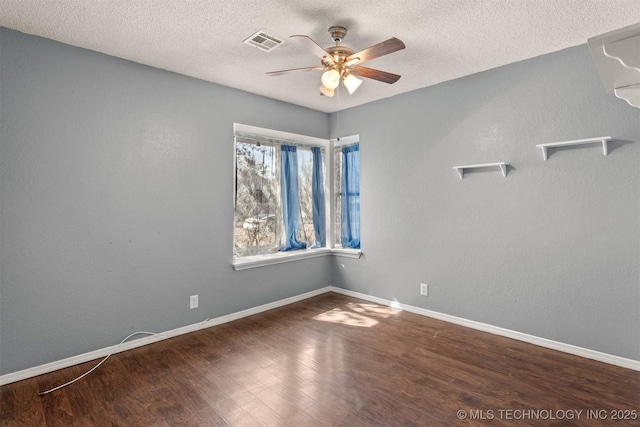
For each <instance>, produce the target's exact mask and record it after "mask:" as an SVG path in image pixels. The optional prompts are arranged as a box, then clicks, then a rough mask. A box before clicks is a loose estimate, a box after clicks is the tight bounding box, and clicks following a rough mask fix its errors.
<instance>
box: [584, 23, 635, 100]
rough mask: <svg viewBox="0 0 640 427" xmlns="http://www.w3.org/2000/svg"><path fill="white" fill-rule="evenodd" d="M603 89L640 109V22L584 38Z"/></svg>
mask: <svg viewBox="0 0 640 427" xmlns="http://www.w3.org/2000/svg"><path fill="white" fill-rule="evenodd" d="M588 43H589V49H590V50H591V56H592V57H593V60H594V61H595V63H596V68H597V69H598V73H599V74H600V78H601V79H602V83H604V87H605V89H606V90H607V92H613V93H614V94H615V95H616V96H617V97H618V98H620V99H624V100H625V101H627V103H629V105H631V106H633V107H638V108H640V23H638V24H634V25H631V26H629V27H624V28H621V29H619V30H615V31H611V32H608V33H605V34H602V35H599V36H596V37H592V38H590V39H589V40H588Z"/></svg>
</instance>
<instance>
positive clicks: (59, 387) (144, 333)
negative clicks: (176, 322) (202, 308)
mask: <svg viewBox="0 0 640 427" xmlns="http://www.w3.org/2000/svg"><path fill="white" fill-rule="evenodd" d="M208 321H209V319H208V318H207V319H205V320H203V321H202V322H199V323H206V322H208ZM196 324H197V323H196ZM136 335H166V333H162V332H144V331H139V332H134V333H132V334H129V335H127V336H126V337H125V338H124V339H123V340H122V341H120V343H119V344H118V345H116V346H115V348H114V349H113V350H111V353H109V354H107V355H106V356H105V357H104V358H103V359H102V360H101V361H100V362H99V363H98V364H97V365H96V366H94V367H93V368H91V369H89V370H88V371H87V372H85V373H84V374H82V375H80V376H79V377H77V378H75V379H73V380H71V381H69V382H66V383H64V384H61V385H59V386H57V387H54V388H52V389H51V390H47V391H43V392H41V393H39V396H44V395H45V394H49V393H51V392H53V391H56V390H60V389H61V388H63V387H66V386H68V385H71V384H73V383H75V382H76V381H78V380H80V379H82V378H84V377H86V376H87V375H89V374H90V373H91V372H93V371H95V370H96V369H98V366H100V365H102V364H103V363H104V362H106V361H107V359H108V358H109V357H111V356H112V355H113V354H114V353H116V352H117V351H118V349H119V348H120V346H122V344H124V343H125V342H126V341H127V340H128V339H129V338H131V337H134V336H136ZM171 336H174V335H171Z"/></svg>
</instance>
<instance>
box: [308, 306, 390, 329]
mask: <svg viewBox="0 0 640 427" xmlns="http://www.w3.org/2000/svg"><path fill="white" fill-rule="evenodd" d="M397 312H398V309H397V308H393V307H385V306H382V305H377V304H371V303H348V304H347V305H346V307H345V308H334V309H332V310H329V311H325V312H324V313H321V314H319V315H317V316H315V317H314V318H313V319H314V320H320V321H322V322H330V323H339V324H342V325H349V326H358V327H362V328H370V327H372V326H375V325H377V324H378V323H379V321H378V320H376V318H377V319H381V320H382V319H386V318H388V317H389V316H391V315H393V314H394V313H397Z"/></svg>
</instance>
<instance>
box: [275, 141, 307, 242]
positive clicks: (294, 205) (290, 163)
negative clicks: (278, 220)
mask: <svg viewBox="0 0 640 427" xmlns="http://www.w3.org/2000/svg"><path fill="white" fill-rule="evenodd" d="M280 149H281V156H280V157H281V167H280V192H281V196H282V217H283V219H284V233H285V242H284V246H283V247H281V248H280V250H281V251H283V252H284V251H293V250H296V249H304V248H306V247H307V244H306V243H305V242H299V241H298V239H297V238H296V233H297V232H298V223H299V221H300V217H299V209H300V208H299V200H298V153H297V151H296V147H295V146H292V145H281V146H280Z"/></svg>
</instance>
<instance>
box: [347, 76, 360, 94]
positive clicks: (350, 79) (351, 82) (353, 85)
mask: <svg viewBox="0 0 640 427" xmlns="http://www.w3.org/2000/svg"><path fill="white" fill-rule="evenodd" d="M361 83H362V80H360V79H359V78H357V77H356V76H354V75H353V74H347V76H346V77H345V78H344V86H345V87H346V88H347V90H348V91H349V95H351V94H353V92H355V91H356V89H358V88H359V87H360V84H361Z"/></svg>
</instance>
